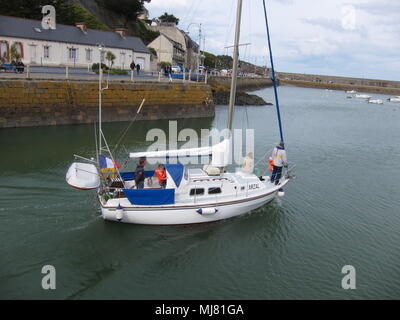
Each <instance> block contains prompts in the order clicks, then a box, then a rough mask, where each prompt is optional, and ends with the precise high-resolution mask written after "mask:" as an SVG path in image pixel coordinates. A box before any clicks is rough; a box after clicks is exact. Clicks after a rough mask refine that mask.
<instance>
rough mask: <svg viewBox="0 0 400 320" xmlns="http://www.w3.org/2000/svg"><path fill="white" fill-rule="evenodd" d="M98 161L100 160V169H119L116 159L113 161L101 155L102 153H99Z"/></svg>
mask: <svg viewBox="0 0 400 320" xmlns="http://www.w3.org/2000/svg"><path fill="white" fill-rule="evenodd" d="M99 162H100V168H101V169H105V168H116V169H119V168H121V166H120V164H119V163H118V162H117V161H113V160H111V159H110V158H107V157H106V156H103V155H102V154H101V155H99Z"/></svg>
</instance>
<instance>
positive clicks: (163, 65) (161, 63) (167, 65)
mask: <svg viewBox="0 0 400 320" xmlns="http://www.w3.org/2000/svg"><path fill="white" fill-rule="evenodd" d="M158 65H159V66H160V67H161V68H164V67H170V66H171V63H170V62H167V61H160V62H159V63H158Z"/></svg>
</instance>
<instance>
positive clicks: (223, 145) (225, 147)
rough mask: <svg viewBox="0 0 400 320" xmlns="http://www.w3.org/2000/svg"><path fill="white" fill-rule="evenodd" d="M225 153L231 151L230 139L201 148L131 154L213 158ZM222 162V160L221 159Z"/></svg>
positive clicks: (131, 156) (220, 157)
mask: <svg viewBox="0 0 400 320" xmlns="http://www.w3.org/2000/svg"><path fill="white" fill-rule="evenodd" d="M224 153H229V140H226V139H225V140H223V141H222V142H220V143H218V144H216V145H213V146H209V147H201V148H189V149H176V150H160V151H143V152H132V153H130V154H129V157H130V158H140V157H147V158H165V157H196V156H212V157H213V158H215V157H216V158H218V159H223V158H225V156H226V155H225V156H224V155H223V154H224ZM219 162H220V161H219Z"/></svg>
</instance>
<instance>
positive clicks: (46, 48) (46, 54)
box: [43, 46, 50, 59]
mask: <svg viewBox="0 0 400 320" xmlns="http://www.w3.org/2000/svg"><path fill="white" fill-rule="evenodd" d="M43 57H44V58H45V59H50V47H49V46H44V47H43Z"/></svg>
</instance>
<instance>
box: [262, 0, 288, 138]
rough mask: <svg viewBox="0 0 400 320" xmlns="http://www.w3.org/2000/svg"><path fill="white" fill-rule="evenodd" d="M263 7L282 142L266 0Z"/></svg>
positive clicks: (281, 135)
mask: <svg viewBox="0 0 400 320" xmlns="http://www.w3.org/2000/svg"><path fill="white" fill-rule="evenodd" d="M263 6H264V16H265V26H266V27H267V39H268V47H269V56H270V60H271V69H272V83H273V85H274V94H275V104H276V113H277V115H278V124H279V133H280V137H281V141H284V140H283V132H282V121H281V113H280V111H279V100H278V89H277V88H276V77H275V68H274V60H273V58H272V48H271V38H270V36H269V27H268V17H267V8H266V5H265V0H263Z"/></svg>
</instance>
